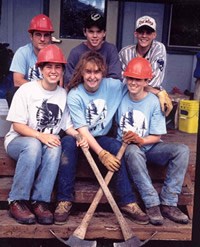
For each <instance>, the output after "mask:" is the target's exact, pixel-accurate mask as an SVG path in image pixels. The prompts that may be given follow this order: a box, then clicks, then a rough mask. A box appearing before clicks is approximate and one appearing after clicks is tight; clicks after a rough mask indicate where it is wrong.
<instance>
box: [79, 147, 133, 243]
mask: <svg viewBox="0 0 200 247" xmlns="http://www.w3.org/2000/svg"><path fill="white" fill-rule="evenodd" d="M82 150H83V153H84V154H85V156H86V158H87V160H88V163H89V164H90V166H91V168H92V170H93V172H94V174H95V176H96V178H97V180H98V182H99V184H100V186H101V188H102V190H103V192H104V194H105V196H106V198H107V200H108V202H109V204H110V206H111V208H112V210H113V212H114V213H115V215H116V217H117V220H118V222H119V225H120V227H121V230H122V233H123V236H124V239H125V240H127V239H129V238H132V237H133V236H134V235H133V233H132V230H131V228H130V227H129V225H128V223H127V222H126V220H125V218H124V216H123V215H122V213H121V211H120V210H119V207H118V206H117V204H116V202H115V200H114V198H113V196H112V194H111V192H110V190H109V189H108V186H107V185H106V183H105V181H104V179H103V177H102V175H101V173H100V171H99V169H98V167H97V165H96V163H95V162H94V159H93V158H92V156H91V154H90V152H89V150H88V149H85V148H82Z"/></svg>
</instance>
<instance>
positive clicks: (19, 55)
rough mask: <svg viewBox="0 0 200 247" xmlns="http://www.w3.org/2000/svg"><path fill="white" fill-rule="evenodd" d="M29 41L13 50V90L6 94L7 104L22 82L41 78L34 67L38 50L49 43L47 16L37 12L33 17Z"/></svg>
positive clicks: (50, 26) (50, 31)
mask: <svg viewBox="0 0 200 247" xmlns="http://www.w3.org/2000/svg"><path fill="white" fill-rule="evenodd" d="M28 32H29V35H30V40H31V42H30V43H28V44H26V45H25V46H22V47H20V48H18V50H17V51H16V52H15V54H14V57H13V60H12V63H11V66H10V71H11V72H13V80H14V87H15V88H14V91H11V92H9V93H8V95H7V100H8V104H9V105H10V104H11V100H12V97H13V94H14V93H15V92H16V90H17V89H18V88H19V87H20V86H21V85H22V84H24V83H26V82H29V81H31V80H35V79H41V78H42V75H41V72H40V70H39V68H37V67H36V65H35V63H36V61H37V55H38V52H39V51H40V50H41V49H42V48H44V47H46V46H47V45H49V44H50V43H51V34H52V33H53V32H54V29H53V25H52V22H51V20H50V19H49V17H48V16H46V15H43V14H39V15H36V16H35V17H33V19H32V20H31V22H30V25H29V29H28Z"/></svg>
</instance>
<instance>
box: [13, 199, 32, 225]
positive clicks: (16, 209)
mask: <svg viewBox="0 0 200 247" xmlns="http://www.w3.org/2000/svg"><path fill="white" fill-rule="evenodd" d="M9 207H10V210H9V213H10V216H12V217H13V218H14V219H15V220H16V221H17V222H18V223H20V224H28V225H30V224H34V223H35V215H34V214H32V213H31V211H30V209H29V208H28V206H27V202H26V201H12V202H11V203H10V205H9Z"/></svg>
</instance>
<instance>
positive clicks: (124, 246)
mask: <svg viewBox="0 0 200 247" xmlns="http://www.w3.org/2000/svg"><path fill="white" fill-rule="evenodd" d="M113 246H114V247H140V246H141V241H140V240H139V238H138V237H136V236H135V237H132V238H130V239H128V240H126V241H125V242H119V243H114V244H113Z"/></svg>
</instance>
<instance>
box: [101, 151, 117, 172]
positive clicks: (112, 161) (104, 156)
mask: <svg viewBox="0 0 200 247" xmlns="http://www.w3.org/2000/svg"><path fill="white" fill-rule="evenodd" d="M98 157H99V160H100V161H101V163H102V164H103V165H104V166H105V167H106V168H107V169H108V170H109V171H111V172H114V171H118V170H119V168H120V160H118V159H117V158H116V157H115V156H114V155H112V154H111V153H109V152H108V151H106V150H104V149H103V150H102V151H101V152H100V153H99V156H98Z"/></svg>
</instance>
